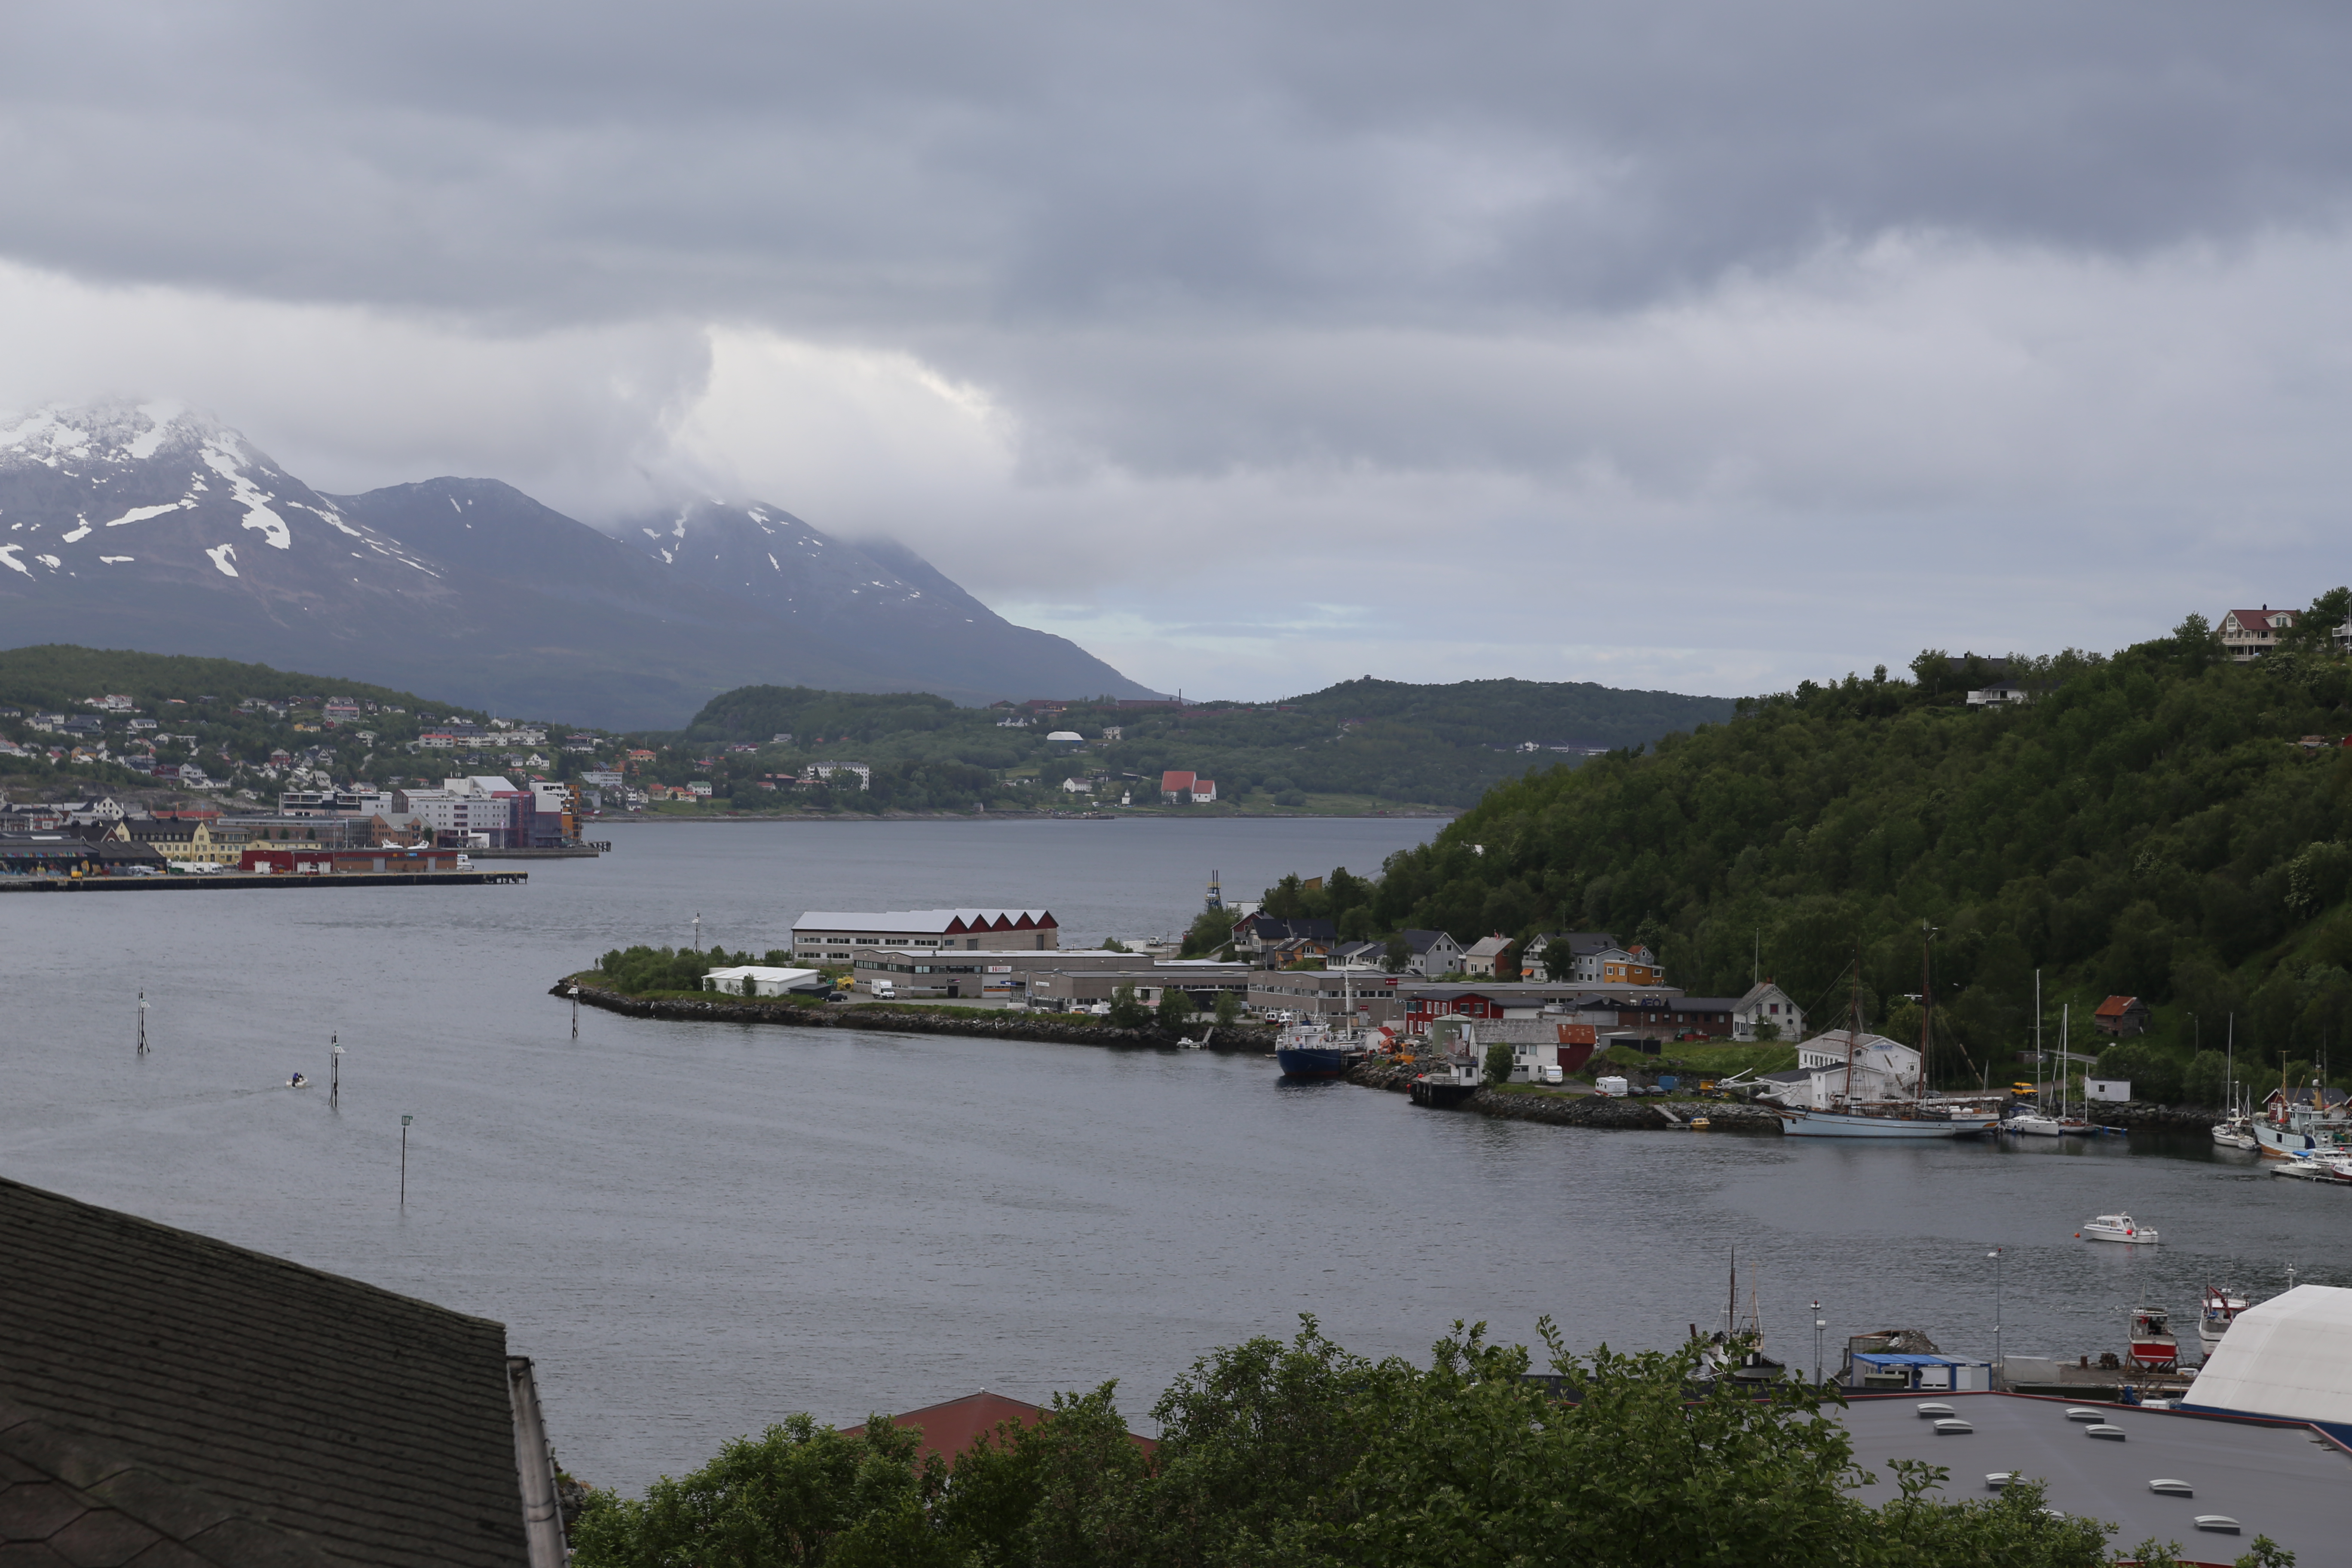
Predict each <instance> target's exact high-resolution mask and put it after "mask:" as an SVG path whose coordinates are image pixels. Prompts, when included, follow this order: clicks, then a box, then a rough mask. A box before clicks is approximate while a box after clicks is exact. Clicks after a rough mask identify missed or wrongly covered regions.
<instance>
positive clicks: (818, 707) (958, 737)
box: [678, 678, 1733, 809]
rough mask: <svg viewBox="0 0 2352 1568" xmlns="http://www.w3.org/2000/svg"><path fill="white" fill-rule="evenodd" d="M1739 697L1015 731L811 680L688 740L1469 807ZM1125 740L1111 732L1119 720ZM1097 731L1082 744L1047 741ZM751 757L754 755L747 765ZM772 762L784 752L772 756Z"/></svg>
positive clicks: (1358, 686) (1060, 724) (1363, 700)
mask: <svg viewBox="0 0 2352 1568" xmlns="http://www.w3.org/2000/svg"><path fill="white" fill-rule="evenodd" d="M1732 711H1733V703H1732V700H1730V699H1728V698H1719V697H1686V696H1682V695H1679V694H1677V693H1675V692H1670V691H1621V690H1615V689H1611V688H1608V687H1604V686H1595V685H1592V684H1591V683H1589V682H1559V681H1532V680H1473V681H1461V682H1457V683H1455V684H1453V685H1448V686H1414V685H1408V684H1404V683H1402V682H1398V681H1388V680H1373V679H1369V678H1368V679H1363V680H1352V681H1347V682H1343V683H1342V684H1340V685H1338V686H1333V687H1329V688H1327V689H1324V690H1321V691H1317V692H1311V693H1309V694H1307V695H1306V696H1303V697H1296V698H1292V699H1289V700H1286V701H1282V702H1267V703H1237V702H1203V703H1198V704H1193V705H1190V706H1187V707H1184V708H1181V709H1178V708H1134V707H1129V708H1121V707H1118V706H1117V705H1115V704H1111V703H1108V702H1104V703H1087V702H1081V703H1076V704H1072V705H1071V706H1069V707H1068V708H1067V709H1066V710H1061V711H1059V712H1055V713H1052V714H1041V715H1038V716H1036V717H1035V719H1034V721H1033V722H1032V723H1030V724H1029V725H1027V726H1026V727H1014V728H1006V727H1004V725H1003V723H1002V722H1001V721H1003V719H1005V718H1006V717H1007V716H1008V714H1007V711H1006V710H1002V709H982V710H973V709H960V708H957V707H955V706H954V705H952V704H951V703H949V702H947V701H946V700H942V699H940V698H935V697H928V696H923V695H919V694H898V695H893V696H880V697H866V696H857V695H852V694H845V693H840V692H829V691H816V690H812V689H806V688H801V687H781V686H751V687H743V688H740V689H737V690H734V691H730V692H727V693H725V694H723V695H722V696H719V697H717V698H714V699H713V700H711V701H710V702H709V703H708V704H707V705H705V706H704V708H703V710H702V711H701V712H699V713H698V714H697V715H695V718H694V721H693V723H692V724H691V725H689V726H688V729H687V731H685V733H684V735H682V736H680V737H678V740H679V742H680V743H681V744H682V745H684V746H686V747H688V748H689V749H691V748H694V747H697V746H700V745H707V744H709V743H712V742H751V743H755V744H762V743H766V742H771V741H772V738H773V737H774V736H776V735H779V734H790V735H791V736H793V742H792V746H791V750H792V751H793V752H795V753H801V754H808V755H812V756H813V755H816V754H820V753H821V754H822V756H824V757H825V758H829V759H833V760H837V761H845V762H859V763H872V764H876V765H877V766H892V765H903V766H917V765H929V766H933V767H940V766H954V765H962V766H967V767H980V768H988V769H992V770H996V771H998V772H1000V773H1020V774H1023V775H1024V776H1026V775H1028V774H1029V773H1030V772H1031V770H1034V777H1035V779H1036V783H1037V786H1038V787H1041V788H1045V789H1051V788H1053V787H1054V786H1055V785H1056V784H1059V783H1060V782H1061V781H1062V780H1063V779H1065V778H1068V777H1071V776H1073V775H1081V776H1095V775H1100V774H1108V775H1111V776H1113V777H1117V778H1123V779H1127V780H1130V781H1135V782H1138V783H1140V784H1145V785H1148V787H1149V790H1150V792H1151V793H1152V794H1153V795H1155V796H1156V793H1157V790H1158V785H1159V778H1160V773H1162V772H1164V771H1167V770H1171V769H1181V770H1183V771H1185V772H1189V773H1198V774H1200V775H1202V776H1203V777H1206V778H1213V779H1215V780H1216V781H1217V785H1218V794H1219V796H1220V799H1221V801H1223V803H1225V804H1226V805H1229V806H1230V805H1242V806H1254V807H1258V808H1265V809H1278V808H1282V807H1290V808H1306V807H1307V805H1309V802H1310V798H1312V797H1320V799H1319V801H1318V804H1322V803H1328V802H1332V801H1336V800H1339V799H1346V800H1349V801H1354V802H1357V803H1361V804H1375V803H1376V804H1382V805H1452V806H1467V805H1471V804H1472V803H1473V802H1475V801H1476V800H1477V799H1478V797H1479V796H1480V795H1482V794H1483V793H1485V791H1486V789H1488V788H1489V787H1490V786H1492V785H1493V784H1496V783H1497V782H1499V781H1500V780H1503V779H1507V778H1509V777H1512V776H1514V775H1516V774H1517V773H1519V772H1520V771H1522V770H1523V769H1524V768H1525V767H1526V766H1527V764H1528V760H1529V758H1530V756H1544V757H1547V758H1554V759H1556V758H1558V757H1559V756H1560V755H1563V754H1566V755H1572V756H1573V757H1575V758H1577V759H1579V760H1580V759H1581V758H1582V757H1583V756H1584V755H1585V754H1586V753H1587V752H1591V751H1595V750H1600V749H1604V748H1607V747H1612V746H1628V745H1636V746H1638V745H1641V744H1643V743H1644V742H1651V741H1655V740H1657V739H1658V738H1659V737H1661V736H1664V735H1666V734H1668V733H1671V732H1673V731H1677V730H1688V729H1690V728H1692V727H1693V726H1695V725H1698V724H1703V723H1706V722H1709V721H1720V720H1724V719H1728V718H1730V717H1731V715H1732ZM1114 728H1115V729H1117V730H1118V731H1119V738H1118V739H1117V740H1109V739H1106V738H1105V731H1107V730H1108V729H1114ZM1056 730H1069V731H1076V732H1077V733H1078V734H1080V735H1082V736H1084V737H1085V739H1086V741H1087V747H1086V749H1085V750H1084V751H1083V752H1075V753H1071V752H1063V751H1060V750H1057V748H1055V746H1053V745H1050V744H1049V743H1048V742H1046V739H1045V737H1046V735H1047V734H1048V733H1050V732H1052V731H1056ZM746 765H747V766H748V765H749V764H746ZM773 765H774V760H773V759H763V761H762V763H761V766H763V767H772V766H773Z"/></svg>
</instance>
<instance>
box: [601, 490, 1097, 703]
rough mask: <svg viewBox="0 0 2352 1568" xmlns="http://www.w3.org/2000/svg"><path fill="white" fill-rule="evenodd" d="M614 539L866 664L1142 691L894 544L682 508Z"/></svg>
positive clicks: (718, 507)
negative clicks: (1094, 680)
mask: <svg viewBox="0 0 2352 1568" xmlns="http://www.w3.org/2000/svg"><path fill="white" fill-rule="evenodd" d="M621 537H622V539H623V540H624V541H625V542H627V543H630V544H634V545H635V546H637V547H638V548H639V549H641V550H643V551H645V552H646V553H647V554H648V555H649V556H651V557H653V558H654V559H656V560H658V561H660V562H661V563H662V564H663V565H665V566H667V568H669V570H670V572H671V574H673V575H674V576H675V577H676V578H677V579H678V580H679V581H681V582H685V583H690V584H695V585H696V586H698V587H701V588H706V589H709V591H710V592H712V593H714V594H719V595H725V596H727V597H728V598H730V599H734V600H737V601H740V602H741V603H743V604H746V605H752V606H756V607H757V608H758V609H759V610H761V612H762V613H763V614H765V615H767V616H772V617H773V618H774V619H776V620H779V621H781V622H782V623H784V624H786V625H788V626H799V627H802V628H803V629H807V630H810V631H813V632H816V633H818V634H820V635H822V636H823V637H824V639H825V641H826V643H827V645H828V646H837V647H855V648H856V649H858V650H859V651H860V652H861V654H862V655H863V656H864V657H866V658H876V659H888V660H895V661H899V662H904V661H907V660H908V659H910V658H911V659H913V660H915V661H917V667H918V668H929V669H931V670H934V671H937V670H940V669H942V668H952V661H955V660H959V659H961V660H969V661H973V662H976V663H979V664H982V665H984V666H986V667H988V668H997V669H1002V670H1004V671H1006V672H1007V673H1008V674H1011V673H1012V672H1016V671H1017V672H1019V675H1018V679H1017V680H1016V681H1015V684H1018V685H1020V686H1021V688H1022V689H1024V690H1035V691H1042V690H1045V689H1049V688H1050V689H1054V690H1055V691H1070V692H1074V693H1079V694H1083V695H1087V696H1093V695H1098V694H1099V693H1097V692H1094V691H1091V690H1088V689H1086V688H1085V687H1084V686H1083V685H1074V684H1072V683H1073V682H1083V681H1084V680H1086V679H1089V678H1090V677H1095V676H1108V677H1109V678H1110V684H1107V685H1104V686H1103V687H1102V688H1101V691H1102V692H1108V693H1111V694H1114V695H1118V696H1139V695H1142V694H1143V692H1142V689H1141V688H1139V687H1135V686H1134V685H1133V684H1132V683H1131V682H1128V681H1126V680H1124V679H1120V678H1118V675H1117V672H1116V671H1112V670H1111V669H1110V668H1109V667H1108V666H1107V665H1101V664H1099V663H1098V661H1095V660H1092V659H1091V658H1089V660H1088V663H1089V665H1091V666H1092V667H1093V668H1074V667H1072V666H1071V664H1070V662H1069V660H1068V658H1067V654H1068V653H1069V652H1076V651H1078V650H1077V649H1076V645H1074V644H1072V643H1070V642H1069V641H1067V640H1066V639H1065V638H1062V637H1055V636H1053V635H1052V634H1051V633H1048V632H1041V631H1034V630H1032V629H1031V628H1029V627H1027V626H1014V625H1013V624H1012V623H1011V622H1010V621H1007V620H1005V619H1004V618H1003V616H999V615H997V613H996V612H995V611H993V610H992V609H990V608H989V607H988V606H987V605H983V604H982V603H981V602H980V601H979V600H978V599H975V598H973V597H972V596H971V595H970V594H968V593H966V592H964V590H963V589H962V588H961V587H960V586H958V585H957V584H955V583H954V582H952V581H950V579H949V578H948V577H947V576H946V575H945V574H942V573H941V572H940V570H939V569H938V568H937V567H935V566H933V565H932V564H931V563H929V562H928V561H926V560H924V559H923V558H922V557H921V556H919V555H918V554H916V553H915V552H913V551H911V550H908V548H907V547H906V546H904V545H902V544H898V543H896V542H892V541H887V540H866V541H862V542H857V543H854V544H853V543H850V542H846V541H844V540H839V539H835V538H833V537H831V536H830V535H828V534H825V533H824V532H822V531H818V530H817V529H815V528H813V527H811V526H810V525H809V524H807V523H805V522H803V521H801V520H800V519H799V518H797V517H794V516H793V514H792V513H790V512H788V511H786V510H783V509H782V507H778V506H773V505H769V504H766V503H763V502H759V501H743V500H702V501H694V502H690V503H688V504H687V505H684V506H679V507H677V508H674V509H672V510H668V511H667V512H664V513H661V514H659V515H657V516H654V517H649V518H640V519H637V520H635V521H632V522H630V523H629V524H627V525H626V526H625V527H624V528H623V530H622V531H621Z"/></svg>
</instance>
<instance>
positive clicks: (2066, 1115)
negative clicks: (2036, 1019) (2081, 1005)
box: [2058, 1002, 2098, 1137]
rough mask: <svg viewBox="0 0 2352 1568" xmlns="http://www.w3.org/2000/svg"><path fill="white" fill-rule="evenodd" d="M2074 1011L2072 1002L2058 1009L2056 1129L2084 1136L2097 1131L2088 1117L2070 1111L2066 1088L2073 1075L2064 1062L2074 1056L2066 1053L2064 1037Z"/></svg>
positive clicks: (2072, 1079)
mask: <svg viewBox="0 0 2352 1568" xmlns="http://www.w3.org/2000/svg"><path fill="white" fill-rule="evenodd" d="M2073 1018H2074V1004H2073V1003H2072V1002H2069V1003H2067V1004H2066V1005H2064V1006H2063V1007H2061V1008H2060V1009H2059V1010H2058V1131H2060V1132H2061V1133H2063V1134H2066V1135H2068V1136H2070V1137H2076V1136H2086V1135H2088V1134H2090V1133H2093V1132H2096V1131H2098V1129H2097V1128H2095V1127H2094V1126H2092V1125H2091V1123H2090V1121H2089V1120H2088V1119H2086V1118H2084V1117H2083V1116H2081V1115H2079V1114H2074V1113H2071V1112H2070V1105H2069V1100H2068V1090H2069V1089H2071V1088H2072V1087H2073V1084H2074V1075H2073V1074H2072V1073H2070V1072H2068V1071H2067V1070H2066V1064H2067V1063H2068V1062H2070V1061H2072V1060H2073V1059H2074V1058H2072V1057H2070V1056H2069V1055H2068V1054H2067V1050H2066V1039H2067V1035H2068V1033H2069V1029H2068V1025H2069V1024H2070V1023H2072V1021H2073ZM2086 1109H2087V1107H2086Z"/></svg>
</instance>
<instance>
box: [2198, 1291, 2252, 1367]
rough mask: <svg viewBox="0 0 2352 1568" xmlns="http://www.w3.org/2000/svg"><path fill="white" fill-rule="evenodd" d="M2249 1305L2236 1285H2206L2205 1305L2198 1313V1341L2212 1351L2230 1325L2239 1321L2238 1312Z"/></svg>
mask: <svg viewBox="0 0 2352 1568" xmlns="http://www.w3.org/2000/svg"><path fill="white" fill-rule="evenodd" d="M2248 1305H2249V1303H2248V1302H2247V1300H2246V1299H2245V1298H2244V1297H2243V1296H2242V1295H2240V1294H2239V1293H2238V1288H2237V1287H2236V1286H2234V1285H2208V1286H2206V1287H2205V1306H2204V1309H2203V1310H2201V1311H2200V1312H2199V1313H2198V1314H2197V1342H2198V1343H2200V1344H2201V1345H2203V1346H2204V1347H2205V1352H2206V1353H2207V1354H2209V1355H2210V1354H2211V1353H2212V1351H2213V1347H2214V1346H2215V1345H2218V1344H2220V1343H2221V1336H2222V1335H2223V1334H2226V1333H2228V1332H2229V1331H2230V1325H2231V1323H2234V1322H2236V1321H2238V1314H2239V1313H2241V1312H2242V1311H2244V1310H2246V1308H2247V1306H2248Z"/></svg>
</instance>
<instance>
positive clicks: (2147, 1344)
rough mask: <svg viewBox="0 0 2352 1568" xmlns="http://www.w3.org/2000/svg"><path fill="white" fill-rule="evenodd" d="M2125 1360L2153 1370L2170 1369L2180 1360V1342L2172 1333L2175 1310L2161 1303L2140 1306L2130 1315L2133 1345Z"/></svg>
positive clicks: (2136, 1365) (2166, 1370)
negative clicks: (2159, 1304)
mask: <svg viewBox="0 0 2352 1568" xmlns="http://www.w3.org/2000/svg"><path fill="white" fill-rule="evenodd" d="M2126 1364H2128V1365H2130V1366H2133V1367H2142V1368H2146V1369H2147V1370H2149V1371H2152V1372H2170V1371H2171V1370H2172V1369H2173V1368H2175V1367H2176V1366H2179V1364H2180V1342H2179V1341H2178V1340H2176V1339H2174V1338H2173V1337H2172V1314H2171V1313H2169V1312H2168V1311H2166V1310H2164V1309H2163V1308H2161V1307H2141V1308H2139V1309H2137V1310H2135V1311H2134V1312H2133V1313H2132V1317H2131V1349H2130V1352H2128V1354H2127V1356H2126Z"/></svg>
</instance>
